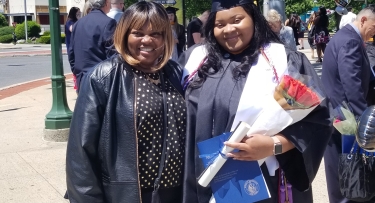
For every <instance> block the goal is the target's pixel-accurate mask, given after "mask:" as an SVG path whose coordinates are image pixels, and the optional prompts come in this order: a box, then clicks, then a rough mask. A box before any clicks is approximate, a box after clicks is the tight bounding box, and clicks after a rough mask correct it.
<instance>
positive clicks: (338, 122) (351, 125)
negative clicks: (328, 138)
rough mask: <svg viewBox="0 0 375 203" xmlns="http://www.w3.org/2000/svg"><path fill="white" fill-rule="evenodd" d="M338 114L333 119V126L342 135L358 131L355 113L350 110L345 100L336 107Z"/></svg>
mask: <svg viewBox="0 0 375 203" xmlns="http://www.w3.org/2000/svg"><path fill="white" fill-rule="evenodd" d="M335 112H336V115H335V117H334V119H333V127H335V128H336V130H337V131H339V132H340V133H341V134H342V135H353V136H354V134H355V133H356V131H357V121H356V119H355V116H354V114H353V113H352V111H351V110H349V107H348V105H347V104H346V103H345V102H343V104H342V105H340V106H338V107H336V108H335Z"/></svg>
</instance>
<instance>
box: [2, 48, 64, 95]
mask: <svg viewBox="0 0 375 203" xmlns="http://www.w3.org/2000/svg"><path fill="white" fill-rule="evenodd" d="M1 51H4V50H1V49H0V52H1ZM0 61H1V63H0V89H2V88H4V87H7V86H11V85H14V84H19V83H24V82H27V81H32V80H37V79H41V78H47V77H51V74H52V61H51V56H32V57H30V56H18V57H2V58H0ZM63 66H64V73H71V70H70V65H69V62H68V57H67V55H63Z"/></svg>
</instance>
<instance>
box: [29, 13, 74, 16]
mask: <svg viewBox="0 0 375 203" xmlns="http://www.w3.org/2000/svg"><path fill="white" fill-rule="evenodd" d="M36 15H38V16H48V15H49V13H43V12H39V13H37V14H36ZM60 15H68V13H60Z"/></svg>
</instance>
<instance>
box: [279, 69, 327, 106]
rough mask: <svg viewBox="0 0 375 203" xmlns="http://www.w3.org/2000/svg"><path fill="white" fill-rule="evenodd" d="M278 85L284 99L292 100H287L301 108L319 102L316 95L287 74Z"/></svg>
mask: <svg viewBox="0 0 375 203" xmlns="http://www.w3.org/2000/svg"><path fill="white" fill-rule="evenodd" d="M280 87H281V88H282V89H283V91H284V95H285V96H286V98H285V99H287V100H289V101H293V102H288V103H289V104H290V105H292V106H293V105H294V103H295V102H296V103H298V104H297V106H299V107H301V105H302V107H303V108H310V107H312V106H315V105H317V104H319V103H320V99H319V97H318V95H317V94H316V93H315V92H313V91H312V90H311V89H310V88H309V87H307V86H306V85H305V84H303V83H302V82H301V81H299V80H296V79H294V78H292V77H291V76H289V75H284V76H283V78H282V81H281V83H280Z"/></svg>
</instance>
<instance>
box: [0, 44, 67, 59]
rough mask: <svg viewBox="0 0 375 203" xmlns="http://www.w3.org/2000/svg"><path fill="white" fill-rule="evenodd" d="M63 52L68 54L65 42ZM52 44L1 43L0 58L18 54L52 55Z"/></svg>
mask: <svg viewBox="0 0 375 203" xmlns="http://www.w3.org/2000/svg"><path fill="white" fill-rule="evenodd" d="M61 47H62V54H67V51H66V47H65V44H62V45H61ZM50 55H51V45H50V44H16V45H14V44H3V43H0V58H1V57H16V56H50Z"/></svg>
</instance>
